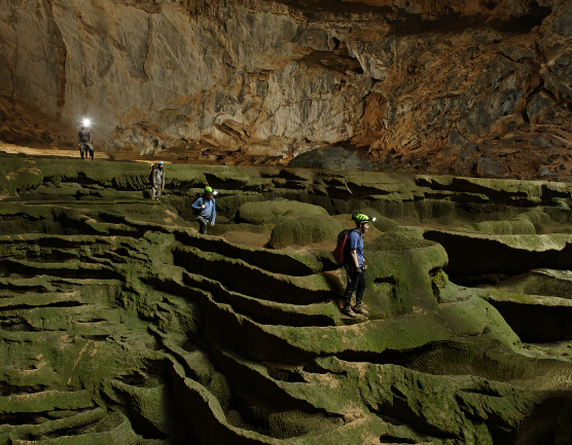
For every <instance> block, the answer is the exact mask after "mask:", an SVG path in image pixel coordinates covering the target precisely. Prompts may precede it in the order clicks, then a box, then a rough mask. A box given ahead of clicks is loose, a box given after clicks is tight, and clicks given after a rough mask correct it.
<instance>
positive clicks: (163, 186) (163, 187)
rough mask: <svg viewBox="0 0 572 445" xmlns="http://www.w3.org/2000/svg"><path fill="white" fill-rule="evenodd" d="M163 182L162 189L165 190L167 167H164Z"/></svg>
mask: <svg viewBox="0 0 572 445" xmlns="http://www.w3.org/2000/svg"><path fill="white" fill-rule="evenodd" d="M161 182H162V184H161V188H162V189H163V190H165V167H163V180H162V181H161Z"/></svg>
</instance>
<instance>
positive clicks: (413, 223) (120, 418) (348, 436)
mask: <svg viewBox="0 0 572 445" xmlns="http://www.w3.org/2000/svg"><path fill="white" fill-rule="evenodd" d="M102 167H106V168H102ZM168 168H169V170H168V172H169V176H168V178H169V179H168V183H167V190H166V192H165V194H164V195H163V197H162V201H161V202H156V201H152V200H150V199H149V198H148V192H147V190H146V189H147V188H148V186H146V185H145V183H144V182H143V177H144V176H145V173H146V167H145V166H141V165H140V164H137V163H120V162H107V163H105V162H95V163H91V162H90V163H85V162H84V163H82V162H81V161H80V160H73V159H72V160H47V159H36V160H33V159H30V158H3V162H2V163H1V164H0V177H2V178H5V179H3V180H2V181H1V185H2V190H3V191H4V192H3V195H2V206H1V208H0V219H1V222H2V223H1V224H0V229H1V235H0V307H1V314H2V315H1V317H0V337H1V339H2V343H1V344H0V355H1V356H2V358H3V360H2V373H1V374H0V381H1V382H2V394H1V395H0V418H1V419H2V424H3V426H2V427H0V443H3V444H7V445H8V444H10V445H11V444H23V443H28V444H36V443H37V444H41V443H53V441H54V440H55V441H59V442H60V443H69V444H72V443H73V444H88V443H94V442H97V443H117V444H122V445H123V444H133V445H149V444H158V443H164V444H165V445H166V444H173V443H181V444H182V443H185V444H189V443H193V444H213V443H228V444H308V445H309V444H323V443H331V444H346V443H357V442H356V441H359V443H428V442H429V443H435V444H447V445H449V444H465V443H475V444H490V443H502V444H512V443H519V442H518V441H519V440H521V439H523V438H526V439H527V440H532V439H534V440H536V441H537V443H539V442H543V443H557V444H564V443H566V440H567V439H566V437H567V436H566V434H567V429H566V425H567V423H568V422H567V419H569V417H568V413H569V412H570V402H569V393H570V390H571V387H572V381H571V380H570V377H569V376H570V372H571V367H572V358H571V353H570V340H571V338H572V335H571V333H570V329H569V326H570V324H569V322H568V320H569V313H570V299H569V296H570V295H569V290H567V289H568V287H569V282H570V278H569V274H570V271H569V270H562V269H564V267H563V264H570V263H569V262H568V263H562V264H560V265H559V266H556V263H553V264H554V265H553V266H551V267H550V268H548V267H546V268H544V269H542V270H538V269H536V270H533V271H531V272H528V273H529V275H526V273H527V272H525V275H519V276H513V277H512V278H511V279H508V280H505V278H508V277H509V275H510V274H511V273H512V271H511V270H508V269H507V268H506V267H504V266H505V263H508V262H507V261H503V258H505V256H506V253H507V252H510V251H514V252H515V253H514V256H515V257H521V258H520V266H521V267H520V268H519V269H518V272H519V273H520V272H521V271H522V270H523V269H526V268H527V266H526V263H527V261H528V260H529V259H530V258H533V256H532V255H533V254H536V255H543V254H544V253H545V252H546V250H547V249H550V250H551V252H552V254H553V255H557V254H559V255H563V256H565V257H567V255H569V253H568V252H569V250H570V244H571V242H570V237H571V236H572V235H570V234H568V233H566V231H567V230H566V229H567V228H568V227H569V225H570V211H569V206H570V204H571V195H570V193H571V191H572V190H571V189H570V188H569V187H568V186H565V185H563V184H554V183H534V182H530V183H525V182H518V183H517V182H511V181H495V180H490V179H489V180H485V179H460V178H432V177H429V176H422V177H420V176H418V177H415V176H411V177H400V176H392V175H384V174H379V173H364V172H361V173H350V172H346V173H345V174H344V173H341V172H334V171H330V172H327V171H312V170H307V169H300V170H295V169H293V170H290V169H280V168H253V167H243V168H229V167H215V166H211V167H200V168H199V167H198V166H192V167H189V166H184V165H170V166H168ZM206 183H208V184H210V185H212V186H214V187H215V188H216V189H217V190H218V192H219V194H218V195H217V203H218V207H219V214H220V215H219V218H218V219H217V224H216V225H215V226H214V227H213V228H212V233H213V235H208V236H203V235H199V234H198V233H197V230H196V227H197V224H196V223H195V222H194V221H193V218H192V216H191V214H190V212H189V210H188V209H189V203H190V200H191V199H192V196H193V195H194V193H195V192H196V191H197V190H199V189H201V188H202V187H203V186H204V184H206ZM298 201H302V202H298ZM257 204H258V206H257ZM257 209H259V211H257ZM357 209H360V210H362V211H366V212H368V214H371V215H372V216H378V220H377V221H376V222H375V223H374V225H373V226H372V229H371V230H370V232H368V236H367V239H366V255H367V258H368V264H369V268H368V274H367V277H368V289H367V291H366V295H365V297H364V301H365V302H366V304H367V307H368V309H369V310H370V315H369V316H368V317H367V318H365V317H359V318H357V319H349V318H347V317H345V316H343V314H342V313H341V311H340V307H339V304H340V297H341V294H342V290H343V287H344V276H343V274H342V273H341V270H340V269H338V268H337V267H336V266H335V265H334V263H333V260H332V257H331V255H330V252H331V250H332V249H333V245H334V242H335V235H336V234H335V233H334V235H333V236H332V237H331V238H328V239H326V240H325V241H324V240H322V239H312V238H311V237H310V238H300V239H296V237H293V238H292V239H293V240H294V241H293V242H292V241H291V243H290V244H289V245H288V247H287V248H285V249H272V248H268V245H266V247H264V245H265V243H266V242H269V241H270V239H271V232H272V231H273V230H274V229H275V228H276V227H284V226H286V227H295V226H288V225H287V224H286V223H287V222H288V221H290V220H291V221H297V220H299V219H301V218H302V217H301V216H300V215H301V214H303V213H306V214H311V215H310V216H309V217H308V218H309V221H306V222H305V224H309V225H310V226H311V225H312V222H311V221H314V219H317V220H319V219H320V218H323V220H324V221H327V222H328V224H330V222H332V221H333V222H335V223H337V224H340V225H341V226H350V225H351V219H350V215H349V214H350V213H351V212H353V211H355V210H357ZM531 212H532V213H534V215H531ZM533 221H534V222H535V223H536V225H535V224H533V223H532V222H533ZM503 222H504V225H503ZM541 222H542V224H541ZM313 224H314V226H315V227H316V228H319V227H321V224H322V223H321V222H314V223H313ZM529 224H531V225H532V227H533V228H535V230H538V232H541V233H538V234H533V233H530V231H531V229H530V225H529ZM507 227H508V228H510V233H508V234H506V235H502V234H499V233H498V232H499V231H500V230H501V229H502V230H508V229H507ZM292 230H293V233H296V229H292ZM518 230H524V231H526V233H525V234H520V235H519V234H515V233H514V232H517V231H518ZM558 232H560V233H558ZM519 237H521V238H519ZM523 237H525V238H523ZM550 237H552V238H550ZM453 238H454V239H455V240H456V242H455V243H449V242H448V240H450V239H453ZM255 239H258V241H259V242H258V243H256V242H255V243H251V241H252V240H255ZM548 239H552V241H551V242H548V241H547V240H548ZM231 240H233V241H231ZM260 240H263V242H260ZM463 243H469V244H467V245H470V246H471V247H469V248H468V247H462V248H463V249H465V256H464V257H463V256H462V255H458V254H457V253H456V251H455V247H454V246H464V245H465V244H463ZM493 244H494V245H496V246H499V247H498V248H497V250H492V249H490V245H493ZM451 246H453V247H451ZM523 251H526V252H530V257H527V256H526V255H523ZM482 252H488V253H489V260H490V261H488V262H487V264H486V272H487V273H486V274H481V275H482V276H481V278H480V279H478V280H477V279H476V278H475V277H476V276H477V275H478V274H477V273H472V274H470V276H471V278H472V281H471V283H470V286H473V287H469V285H467V284H465V285H460V284H456V283H460V282H461V281H462V280H463V279H465V278H466V277H467V275H466V274H465V273H464V271H466V270H468V271H470V270H472V268H473V267H475V264H476V260H478V259H480V258H481V257H480V256H478V255H477V254H481V253H482ZM459 262H461V263H462V264H460V265H459V264H457V263H459ZM537 263H538V262H537V261H532V260H531V261H529V266H530V267H529V268H528V270H531V269H533V268H534V267H537V266H536V265H537ZM557 268H560V269H561V270H560V271H558V270H555V269H557ZM458 271H463V273H460V272H459V273H457V272H458ZM479 272H480V271H479ZM491 276H494V277H496V281H495V280H492V281H493V282H495V283H497V284H495V285H490V284H487V283H490V282H491V280H490V279H489V278H490V277H491ZM487 277H489V278H487ZM477 285H478V286H477ZM542 422H547V423H545V424H544V428H538V427H537V426H538V424H539V423H542ZM555 437H556V441H555V439H554V438H555Z"/></svg>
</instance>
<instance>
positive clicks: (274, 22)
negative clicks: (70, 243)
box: [0, 0, 572, 178]
mask: <svg viewBox="0 0 572 445" xmlns="http://www.w3.org/2000/svg"><path fill="white" fill-rule="evenodd" d="M571 17H572V6H571V5H570V2H567V1H563V0H546V1H545V0H541V1H538V2H537V1H532V2H530V1H528V0H526V1H524V0H503V1H500V2H495V1H488V2H485V1H476V0H475V1H471V2H461V1H432V2H425V1H421V0H419V1H411V2H405V1H404V2H388V1H383V0H379V1H378V0H370V1H367V2H354V1H339V0H335V1H329V2H325V1H319V0H311V1H307V2H304V3H302V2H297V1H288V2H285V1H284V2H280V1H263V0H252V1H240V0H185V1H184V2H182V3H181V2H177V1H155V2H147V1H111V0H109V1H108V0H88V1H81V2H78V1H71V0H70V1H67V0H57V1H49V2H48V1H40V0H37V1H34V0H26V1H20V0H18V1H17V0H1V1H0V42H1V45H0V96H3V97H4V98H5V99H6V100H8V101H10V103H12V104H18V105H26V106H29V107H30V108H32V109H33V110H34V111H38V110H39V111H41V112H43V113H45V115H46V116H48V117H49V118H51V119H54V122H60V123H65V124H67V125H69V126H71V127H72V128H75V127H77V125H78V123H79V121H80V118H81V117H83V116H89V117H91V118H92V120H93V121H94V132H95V135H96V140H97V141H98V144H99V147H100V148H102V149H103V148H104V147H105V149H106V150H110V151H113V150H118V149H133V150H136V151H137V152H138V153H155V152H158V151H160V150H164V149H165V148H168V147H173V146H184V147H187V148H188V149H189V150H191V149H192V148H193V147H204V146H209V147H219V148H223V149H225V150H226V151H227V153H228V152H230V151H233V150H235V151H238V150H242V151H243V152H245V153H246V154H251V155H257V154H265V155H266V154H267V155H271V156H276V157H277V158H278V159H281V160H283V161H284V162H285V161H287V160H289V159H292V158H293V157H294V156H296V155H297V154H300V153H303V152H305V151H307V150H310V149H314V148H323V147H326V146H330V145H333V144H345V145H346V146H351V147H353V148H355V149H357V150H359V149H361V150H362V152H363V153H362V154H363V155H364V156H365V155H367V156H368V157H369V159H371V160H372V161H375V162H377V163H378V164H380V165H384V164H383V162H385V161H389V160H391V162H390V163H391V164H392V165H394V166H395V165H397V166H399V165H401V164H400V162H402V164H403V165H401V167H402V168H403V169H407V168H409V169H411V168H413V169H415V168H417V169H418V170H419V169H421V168H424V172H426V173H433V174H443V173H454V174H456V175H466V174H468V173H469V170H468V168H469V167H470V168H471V169H472V170H471V173H472V174H474V168H475V166H474V165H470V166H469V167H465V164H468V163H469V164H470V162H468V161H467V159H469V158H471V157H472V156H473V155H474V153H473V152H475V150H476V149H479V150H481V151H485V152H487V153H488V154H494V155H496V157H497V158H499V157H500V158H502V159H504V160H508V162H507V163H506V165H504V166H503V167H504V171H503V174H504V173H507V174H512V176H511V177H515V178H519V176H518V175H519V174H520V175H521V176H520V178H529V175H528V174H527V173H523V170H525V167H524V166H522V165H520V166H518V167H517V166H516V165H517V164H518V163H519V161H518V159H519V157H518V156H519V154H518V153H517V152H520V151H522V150H523V147H524V146H526V147H528V149H529V150H539V149H541V148H546V146H549V147H553V146H560V147H562V146H564V147H565V148H568V144H569V142H570V140H572V138H571V136H570V135H571V134H572V132H571V131H570V128H569V118H570V114H571V113H570V108H569V104H570V103H571V101H572V95H571V81H572V65H571V61H572V54H571V52H570V47H571V44H570V42H571V38H572V20H571ZM9 114H10V113H8V115H9ZM4 117H6V118H9V116H4ZM54 125H55V124H54ZM54 125H52V127H53V126H54ZM46 131H48V132H49V131H50V129H49V128H48V130H46ZM70 133H72V134H73V131H72V132H70ZM539 133H540V134H539ZM68 134H69V133H68ZM2 136H3V139H4V140H5V141H8V142H10V139H13V135H11V133H10V130H5V131H3V133H2ZM46 137H47V136H46ZM534 137H536V140H533V139H534ZM72 140H73V137H72ZM48 142H49V138H48ZM471 144H472V145H471ZM475 144H478V145H477V146H475ZM485 154H486V153H485ZM547 156H548V154H547ZM401 157H403V160H401ZM473 157H474V156H473ZM436 158H451V161H450V162H449V164H445V165H446V167H443V168H442V169H441V171H439V168H440V167H439V166H438V165H437V163H435V159H436ZM537 158H538V156H536V158H535V161H534V162H536V163H537V164H538V160H537ZM502 159H501V160H502ZM455 162H456V164H455ZM523 162H524V161H523ZM526 162H528V163H531V162H532V161H530V160H528V161H526ZM526 162H525V163H526ZM534 162H533V163H534ZM451 163H453V164H454V165H453V167H451ZM511 163H512V164H513V166H514V167H513V168H511ZM473 164H474V163H473ZM558 165H560V164H558ZM528 167H529V168H530V169H534V174H537V173H538V167H539V165H534V166H528ZM528 167H527V168H528ZM550 173H551V174H554V172H553V171H551V172H550ZM546 174H548V173H546ZM501 176H502V175H501Z"/></svg>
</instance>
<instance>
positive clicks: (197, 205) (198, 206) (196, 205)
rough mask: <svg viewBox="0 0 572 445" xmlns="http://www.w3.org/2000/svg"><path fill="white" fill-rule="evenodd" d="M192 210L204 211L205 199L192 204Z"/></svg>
mask: <svg viewBox="0 0 572 445" xmlns="http://www.w3.org/2000/svg"><path fill="white" fill-rule="evenodd" d="M191 208H192V209H195V210H198V211H201V210H202V209H203V198H199V199H197V200H196V201H195V202H193V203H192V204H191Z"/></svg>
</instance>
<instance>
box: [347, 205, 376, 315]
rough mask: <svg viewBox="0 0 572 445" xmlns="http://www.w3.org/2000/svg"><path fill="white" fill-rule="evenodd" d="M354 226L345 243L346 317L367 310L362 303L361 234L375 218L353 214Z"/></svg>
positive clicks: (363, 263)
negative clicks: (354, 297)
mask: <svg viewBox="0 0 572 445" xmlns="http://www.w3.org/2000/svg"><path fill="white" fill-rule="evenodd" d="M353 220H354V221H355V223H356V228H355V229H353V230H351V231H350V233H349V234H348V238H347V241H346V244H345V255H344V268H345V269H346V274H347V286H346V291H345V293H344V307H343V309H342V312H343V313H344V314H346V315H347V316H348V317H356V316H357V315H356V313H357V314H362V315H367V314H368V311H367V310H366V309H365V308H364V306H363V303H362V298H363V293H364V291H365V287H366V281H365V270H366V269H367V266H366V264H365V260H364V255H363V236H364V235H365V233H366V232H367V231H368V229H369V222H370V221H375V218H370V217H369V216H367V215H365V214H363V213H358V214H356V215H354V216H353ZM354 292H355V293H356V304H355V306H354V307H353V309H352V304H351V303H352V297H353V294H354Z"/></svg>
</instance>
